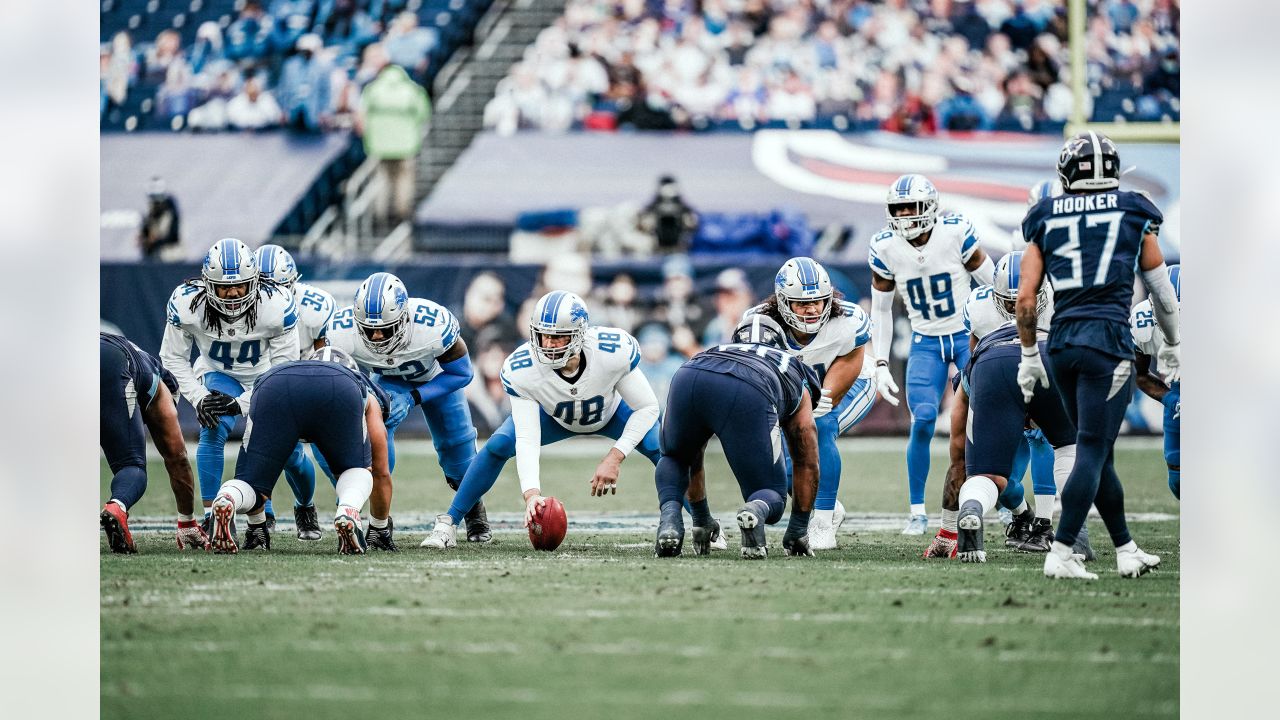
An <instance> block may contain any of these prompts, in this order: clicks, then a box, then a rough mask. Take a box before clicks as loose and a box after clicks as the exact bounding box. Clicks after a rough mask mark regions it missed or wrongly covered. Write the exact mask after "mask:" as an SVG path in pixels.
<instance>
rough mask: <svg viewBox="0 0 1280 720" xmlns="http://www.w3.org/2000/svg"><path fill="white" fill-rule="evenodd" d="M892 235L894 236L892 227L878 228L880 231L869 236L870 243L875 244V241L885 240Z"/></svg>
mask: <svg viewBox="0 0 1280 720" xmlns="http://www.w3.org/2000/svg"><path fill="white" fill-rule="evenodd" d="M893 236H894V232H893V229H892V228H889V227H883V228H880V232H878V233H876V234H875V235H872V236H871V244H872V245H875V244H876V243H882V242H884V241H886V240H889V239H890V238H892V237H893Z"/></svg>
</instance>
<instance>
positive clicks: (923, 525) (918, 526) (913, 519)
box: [902, 515, 929, 535]
mask: <svg viewBox="0 0 1280 720" xmlns="http://www.w3.org/2000/svg"><path fill="white" fill-rule="evenodd" d="M928 529H929V516H928V515H912V516H910V517H908V518H907V526H906V527H904V528H903V529H902V534H903V535H923V534H924V533H925V531H926V530H928Z"/></svg>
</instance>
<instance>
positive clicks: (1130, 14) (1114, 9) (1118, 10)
mask: <svg viewBox="0 0 1280 720" xmlns="http://www.w3.org/2000/svg"><path fill="white" fill-rule="evenodd" d="M1141 14H1142V13H1141V11H1140V10H1138V6H1137V5H1136V4H1134V2H1133V0H1107V17H1108V18H1110V19H1111V25H1112V27H1114V28H1115V30H1116V32H1118V33H1121V34H1125V33H1128V32H1129V31H1130V29H1132V28H1133V24H1134V23H1135V22H1137V20H1138V16H1139V15H1141Z"/></svg>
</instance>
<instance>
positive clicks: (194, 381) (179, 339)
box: [160, 325, 209, 407]
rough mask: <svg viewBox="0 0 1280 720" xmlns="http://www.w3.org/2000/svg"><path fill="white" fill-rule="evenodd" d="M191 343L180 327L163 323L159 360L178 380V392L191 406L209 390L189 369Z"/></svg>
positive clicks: (189, 337)
mask: <svg viewBox="0 0 1280 720" xmlns="http://www.w3.org/2000/svg"><path fill="white" fill-rule="evenodd" d="M191 343H192V340H191V336H190V335H188V334H187V333H186V332H184V331H183V330H182V329H181V328H178V327H175V326H174V325H165V326H164V340H163V341H161V343H160V362H161V363H162V364H163V365H164V369H165V370H168V371H169V372H170V373H172V374H173V377H174V379H176V380H177V381H178V392H180V393H182V397H184V398H186V399H187V402H189V403H191V407H195V406H196V405H199V404H200V401H201V400H203V399H204V396H205V395H208V394H209V391H208V390H207V389H205V386H204V385H203V384H201V382H200V378H198V377H196V373H195V371H194V370H192V369H191V361H190V358H191Z"/></svg>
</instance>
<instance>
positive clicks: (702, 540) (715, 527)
mask: <svg viewBox="0 0 1280 720" xmlns="http://www.w3.org/2000/svg"><path fill="white" fill-rule="evenodd" d="M719 537H720V521H719V520H716V519H715V518H712V519H711V524H710V525H707V526H706V527H703V526H701V525H694V526H693V554H694V555H710V554H711V543H712V542H714V541H715V540H716V539H717V538H719Z"/></svg>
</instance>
